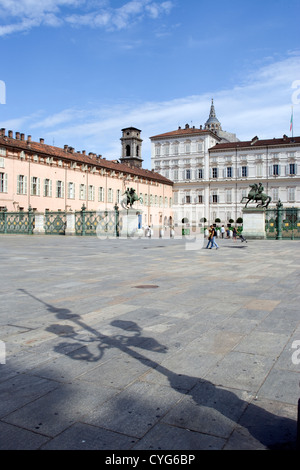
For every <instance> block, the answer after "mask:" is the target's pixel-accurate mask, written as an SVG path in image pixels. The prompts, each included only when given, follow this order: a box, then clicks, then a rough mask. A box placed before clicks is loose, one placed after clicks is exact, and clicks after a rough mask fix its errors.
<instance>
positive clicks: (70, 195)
mask: <svg viewBox="0 0 300 470" xmlns="http://www.w3.org/2000/svg"><path fill="white" fill-rule="evenodd" d="M68 198H69V199H75V183H71V182H70V183H68Z"/></svg>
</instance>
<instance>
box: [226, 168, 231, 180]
mask: <svg viewBox="0 0 300 470" xmlns="http://www.w3.org/2000/svg"><path fill="white" fill-rule="evenodd" d="M226 170H227V171H226V176H227V178H232V166H228V167H227V169H226Z"/></svg>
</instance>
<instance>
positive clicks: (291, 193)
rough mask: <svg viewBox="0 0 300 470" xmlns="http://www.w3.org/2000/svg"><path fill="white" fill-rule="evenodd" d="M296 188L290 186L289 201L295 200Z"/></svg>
mask: <svg viewBox="0 0 300 470" xmlns="http://www.w3.org/2000/svg"><path fill="white" fill-rule="evenodd" d="M295 193H296V191H295V188H288V201H289V202H295Z"/></svg>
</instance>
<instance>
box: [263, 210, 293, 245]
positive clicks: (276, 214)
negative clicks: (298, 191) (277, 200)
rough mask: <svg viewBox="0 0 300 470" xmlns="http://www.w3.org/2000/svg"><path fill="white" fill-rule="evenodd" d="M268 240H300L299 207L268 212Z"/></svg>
mask: <svg viewBox="0 0 300 470" xmlns="http://www.w3.org/2000/svg"><path fill="white" fill-rule="evenodd" d="M266 234H267V238H274V239H277V240H279V239H291V240H293V239H295V238H300V209H298V208H297V207H291V208H283V207H280V206H279V207H277V208H276V209H267V210H266Z"/></svg>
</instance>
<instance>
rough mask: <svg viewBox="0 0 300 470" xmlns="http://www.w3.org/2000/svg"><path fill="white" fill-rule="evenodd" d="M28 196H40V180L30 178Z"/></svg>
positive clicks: (33, 177)
mask: <svg viewBox="0 0 300 470" xmlns="http://www.w3.org/2000/svg"><path fill="white" fill-rule="evenodd" d="M30 194H31V196H39V195H40V178H37V177H36V176H32V177H31V179H30Z"/></svg>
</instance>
